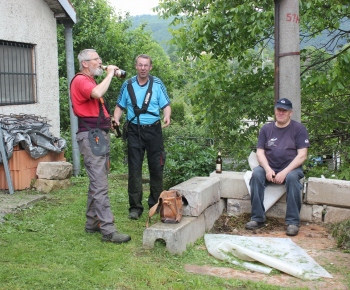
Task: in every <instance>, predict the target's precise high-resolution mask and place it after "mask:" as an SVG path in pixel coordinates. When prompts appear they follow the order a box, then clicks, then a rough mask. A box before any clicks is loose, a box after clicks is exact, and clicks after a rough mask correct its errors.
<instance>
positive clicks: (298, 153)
mask: <svg viewBox="0 0 350 290" xmlns="http://www.w3.org/2000/svg"><path fill="white" fill-rule="evenodd" d="M292 114H293V106H292V103H291V101H290V100H288V99H286V98H283V99H280V100H278V101H277V103H276V105H275V122H271V123H268V124H265V125H264V126H263V127H262V128H261V130H260V133H259V137H258V145H257V152H256V155H257V158H258V162H259V166H257V167H255V168H254V170H253V173H252V177H251V179H250V189H251V205H252V212H251V221H250V222H248V223H247V224H246V229H248V230H254V229H258V228H261V227H263V226H265V220H266V216H265V208H264V204H263V202H264V192H265V187H266V186H267V185H268V184H269V183H270V182H271V183H275V184H285V186H286V193H287V210H286V217H285V220H286V224H287V225H288V227H287V231H286V234H287V235H288V236H295V235H297V234H298V232H299V224H300V208H301V189H302V184H301V183H300V179H301V178H303V177H304V174H303V169H302V164H303V162H304V161H305V159H306V157H307V148H308V147H309V146H310V144H309V137H308V133H307V130H306V128H305V127H304V125H302V124H300V123H299V122H296V121H294V120H292V119H291V116H292Z"/></svg>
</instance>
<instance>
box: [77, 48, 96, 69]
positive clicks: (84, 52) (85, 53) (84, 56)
mask: <svg viewBox="0 0 350 290" xmlns="http://www.w3.org/2000/svg"><path fill="white" fill-rule="evenodd" d="M91 52H96V50H95V49H92V48H87V49H84V50H82V51H81V52H79V54H78V61H79V70H82V69H83V65H82V64H81V63H82V62H83V61H84V60H87V59H89V58H90V53H91Z"/></svg>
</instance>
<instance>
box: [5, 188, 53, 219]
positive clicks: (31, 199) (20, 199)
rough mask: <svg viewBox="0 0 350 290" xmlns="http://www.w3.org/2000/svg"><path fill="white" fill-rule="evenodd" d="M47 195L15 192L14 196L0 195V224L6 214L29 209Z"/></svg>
mask: <svg viewBox="0 0 350 290" xmlns="http://www.w3.org/2000/svg"><path fill="white" fill-rule="evenodd" d="M46 197H47V195H27V194H22V193H17V192H15V193H14V194H5V193H0V222H3V217H4V216H5V215H6V214H9V213H13V212H16V210H19V209H24V208H28V207H30V206H31V205H32V204H34V203H35V202H37V201H39V200H41V199H44V198H46Z"/></svg>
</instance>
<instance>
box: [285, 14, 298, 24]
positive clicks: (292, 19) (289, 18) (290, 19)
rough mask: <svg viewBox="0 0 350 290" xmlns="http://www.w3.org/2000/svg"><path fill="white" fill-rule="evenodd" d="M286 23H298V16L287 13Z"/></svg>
mask: <svg viewBox="0 0 350 290" xmlns="http://www.w3.org/2000/svg"><path fill="white" fill-rule="evenodd" d="M287 21H288V22H295V23H299V21H300V19H299V16H298V14H294V13H287Z"/></svg>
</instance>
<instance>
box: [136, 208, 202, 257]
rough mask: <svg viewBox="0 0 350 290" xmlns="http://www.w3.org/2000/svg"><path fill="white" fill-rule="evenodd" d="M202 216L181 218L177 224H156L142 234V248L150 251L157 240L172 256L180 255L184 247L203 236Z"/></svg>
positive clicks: (184, 249)
mask: <svg viewBox="0 0 350 290" xmlns="http://www.w3.org/2000/svg"><path fill="white" fill-rule="evenodd" d="M204 233H205V221H204V214H201V215H200V216H199V217H183V218H182V219H181V222H180V223H178V224H165V223H162V222H159V223H156V224H154V225H153V226H151V227H149V228H147V229H145V230H144V232H143V247H144V248H146V249H151V248H153V247H154V243H155V241H156V240H157V239H162V240H164V241H165V243H166V249H167V250H168V251H169V252H170V253H172V254H182V253H183V252H184V251H186V246H187V245H190V244H193V243H194V242H195V241H196V240H197V239H199V238H201V237H203V236H204Z"/></svg>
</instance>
